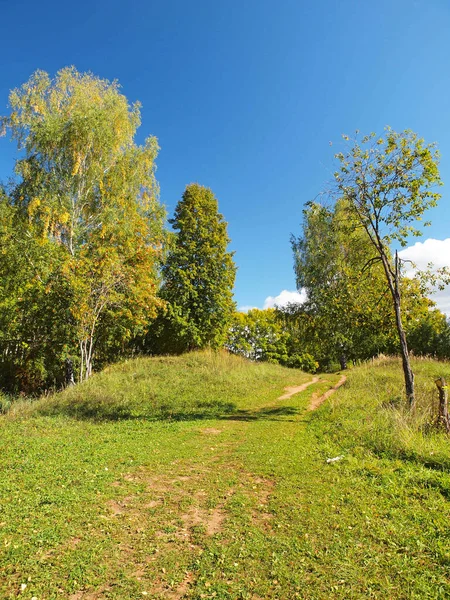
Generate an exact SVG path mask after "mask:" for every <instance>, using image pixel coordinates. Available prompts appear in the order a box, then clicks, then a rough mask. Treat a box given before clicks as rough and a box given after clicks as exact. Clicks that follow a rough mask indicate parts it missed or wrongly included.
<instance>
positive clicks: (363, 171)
mask: <svg viewBox="0 0 450 600" xmlns="http://www.w3.org/2000/svg"><path fill="white" fill-rule="evenodd" d="M344 137H345V139H348V137H347V136H344ZM336 158H337V159H338V160H339V162H340V168H339V171H337V172H336V173H335V179H336V183H337V186H338V190H339V194H340V195H341V196H342V197H343V198H345V199H346V200H347V203H348V204H347V206H348V212H349V213H350V214H351V215H353V217H354V219H356V221H357V222H358V223H360V225H361V226H362V227H364V229H365V230H366V233H367V235H368V236H369V238H370V240H371V242H372V244H373V245H374V247H375V248H376V249H377V252H378V253H379V252H380V250H382V249H386V250H387V249H388V248H389V246H390V244H391V242H393V241H397V242H399V243H400V245H401V246H406V245H407V243H408V239H409V237H410V236H411V235H413V236H420V235H422V231H421V230H420V229H419V228H418V226H417V222H418V221H419V222H420V221H421V220H422V216H423V214H424V213H425V212H426V211H427V210H428V209H429V208H431V207H433V206H436V205H437V202H438V200H439V198H440V194H438V193H437V192H436V191H435V188H436V186H438V185H442V182H441V179H440V176H439V170H438V161H439V153H438V151H437V150H436V146H435V144H428V145H427V144H425V142H424V140H423V139H421V138H419V137H418V136H417V134H415V133H414V132H412V131H409V130H406V131H403V132H400V133H398V132H396V131H393V130H392V129H390V128H389V127H388V128H386V134H385V135H384V137H380V138H377V136H376V134H375V133H371V134H370V135H367V136H364V137H363V138H362V139H361V142H359V141H358V139H355V140H353V142H352V144H351V147H350V148H349V150H348V151H347V152H346V153H343V152H340V153H338V154H336ZM427 224H429V223H426V222H425V223H423V225H424V226H426V225H427ZM386 257H387V252H386Z"/></svg>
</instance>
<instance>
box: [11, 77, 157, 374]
mask: <svg viewBox="0 0 450 600" xmlns="http://www.w3.org/2000/svg"><path fill="white" fill-rule="evenodd" d="M9 104H10V107H11V112H10V114H9V115H8V116H6V117H3V118H2V120H1V125H2V129H3V131H4V132H5V131H8V130H9V131H10V133H11V135H12V137H13V139H15V140H16V141H17V144H18V148H19V150H20V158H19V159H18V160H17V162H16V168H15V170H16V175H17V182H16V184H15V186H14V189H13V191H12V193H11V196H12V198H13V202H14V204H15V205H16V207H17V209H18V210H19V212H21V213H22V215H23V217H24V220H25V221H27V223H28V235H30V236H33V237H34V238H36V239H39V240H40V242H41V244H43V245H45V244H49V245H52V246H55V247H56V248H57V249H58V252H57V255H58V258H57V259H55V263H54V265H53V267H54V269H55V273H56V272H57V273H58V275H60V276H61V277H63V279H64V281H65V282H66V283H67V284H68V290H69V291H68V292H66V294H67V303H68V306H69V308H70V315H71V319H72V320H73V326H74V330H75V332H76V333H75V335H76V338H77V344H78V348H79V357H80V367H79V378H80V380H83V379H86V378H88V377H89V376H90V374H91V373H92V368H93V361H94V355H95V352H96V344H97V342H98V339H99V334H100V331H101V328H102V324H103V323H104V322H105V316H106V315H107V313H113V314H114V318H115V320H122V321H123V323H124V327H123V335H124V337H131V335H132V332H133V329H135V328H136V327H140V326H143V325H144V323H146V322H147V320H148V318H149V317H151V316H152V315H153V314H154V313H155V311H156V307H157V306H158V305H159V304H160V301H159V300H158V299H157V295H156V292H157V268H158V260H159V254H160V250H161V246H162V239H163V235H164V234H163V218H164V211H163V210H162V208H161V206H160V204H159V202H158V186H157V182H156V179H155V173H154V171H155V167H154V163H155V158H156V155H157V151H158V145H157V141H156V139H155V138H154V137H149V138H147V140H146V141H145V143H144V144H143V145H142V146H138V145H137V144H136V143H135V141H134V137H135V134H136V130H137V128H138V126H139V125H140V106H139V104H133V105H131V106H130V105H129V103H128V101H127V99H126V97H125V96H124V95H123V94H122V93H121V92H120V87H119V85H118V83H117V82H112V83H111V82H109V81H107V80H103V79H100V78H98V77H95V76H94V75H92V74H91V73H79V72H77V71H76V69H75V68H73V67H70V68H65V69H62V70H61V71H59V72H58V73H57V75H56V77H55V78H54V79H51V78H50V77H49V75H48V74H47V73H45V72H43V71H36V73H34V75H32V77H31V78H30V79H29V80H28V81H27V82H26V83H25V84H24V85H22V86H21V87H20V88H18V89H15V90H13V91H12V92H11V94H10V97H9ZM56 279H57V278H55V281H56Z"/></svg>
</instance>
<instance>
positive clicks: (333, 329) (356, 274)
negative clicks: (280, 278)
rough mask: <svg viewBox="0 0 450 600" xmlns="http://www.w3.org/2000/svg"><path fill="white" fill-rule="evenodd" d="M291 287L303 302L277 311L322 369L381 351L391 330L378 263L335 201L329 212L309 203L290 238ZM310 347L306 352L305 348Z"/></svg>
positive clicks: (360, 231)
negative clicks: (302, 291)
mask: <svg viewBox="0 0 450 600" xmlns="http://www.w3.org/2000/svg"><path fill="white" fill-rule="evenodd" d="M292 246H293V250H294V268H295V272H296V275H297V285H298V287H299V288H304V289H305V291H306V294H307V301H306V302H305V303H304V304H303V305H302V306H299V307H295V306H292V307H287V308H286V309H281V310H280V311H279V312H280V317H281V318H282V319H283V320H284V322H285V323H286V326H287V327H288V328H289V329H290V331H291V337H292V338H293V339H294V338H295V336H296V337H297V344H296V346H297V351H301V349H302V348H303V349H304V350H308V351H311V352H312V354H313V355H314V356H315V357H317V358H318V360H319V361H320V363H321V365H322V367H323V368H326V366H327V365H328V364H329V363H330V362H332V361H336V360H337V359H339V358H340V357H341V355H344V356H345V357H347V358H351V359H364V358H368V357H370V356H373V355H374V354H377V353H378V352H380V351H385V350H386V349H387V346H388V345H389V343H390V340H391V339H392V331H393V327H394V320H393V313H392V308H391V305H390V302H389V299H388V298H387V297H386V282H385V276H384V272H383V267H382V264H381V262H380V261H379V260H377V256H376V254H375V251H374V248H373V246H372V245H371V243H370V240H369V239H368V238H367V236H366V234H365V232H364V231H363V229H362V228H360V227H358V223H357V222H356V221H355V220H354V219H352V218H349V216H348V205H347V203H346V202H345V201H343V200H341V201H340V202H338V203H337V204H336V206H335V207H334V208H333V209H328V208H325V207H323V206H320V205H318V204H315V203H311V204H309V205H308V207H307V208H306V209H305V211H304V219H303V234H302V236H300V237H299V238H292ZM309 349H311V350H309Z"/></svg>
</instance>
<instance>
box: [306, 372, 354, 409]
mask: <svg viewBox="0 0 450 600" xmlns="http://www.w3.org/2000/svg"><path fill="white" fill-rule="evenodd" d="M346 381H347V377H346V376H345V375H341V378H340V379H339V381H338V382H337V383H336V385H334V386H333V387H332V388H330V389H329V390H328V391H327V392H325V394H322V395H321V396H318V395H317V394H313V395H312V397H311V402H310V403H309V406H308V410H316V408H318V407H319V406H320V405H321V404H322V403H323V402H325V400H326V399H327V398H329V397H330V396H331V394H334V392H335V391H336V390H337V389H339V388H340V387H341V385H344V383H345V382H346Z"/></svg>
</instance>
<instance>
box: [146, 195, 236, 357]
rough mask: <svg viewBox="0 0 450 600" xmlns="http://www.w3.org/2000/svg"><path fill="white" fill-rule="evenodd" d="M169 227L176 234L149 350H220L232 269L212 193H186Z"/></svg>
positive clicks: (228, 313)
mask: <svg viewBox="0 0 450 600" xmlns="http://www.w3.org/2000/svg"><path fill="white" fill-rule="evenodd" d="M170 223H171V225H172V227H173V229H174V231H175V234H174V236H173V238H172V244H171V247H170V249H169V251H168V253H167V257H166V260H165V263H164V265H163V268H162V276H163V285H162V289H161V297H162V298H163V299H164V300H165V301H166V303H167V305H166V311H167V312H166V315H165V317H162V319H160V321H159V329H158V325H157V326H156V328H154V329H153V332H152V331H151V332H150V338H151V337H152V336H153V341H152V340H151V339H150V347H152V346H153V349H156V350H157V351H160V352H161V351H166V352H183V351H186V350H194V349H200V348H205V347H207V346H210V347H212V348H218V347H220V346H222V345H223V343H224V341H225V338H226V332H227V326H228V323H229V322H230V320H231V318H232V315H233V312H234V310H235V303H234V301H233V286H234V280H235V276H236V267H235V264H234V262H233V253H232V252H229V251H228V250H227V247H228V244H229V242H230V240H229V238H228V234H227V223H226V222H225V221H224V219H223V216H222V215H221V214H220V213H219V212H218V202H217V200H216V198H215V196H214V194H213V192H212V191H211V190H210V189H209V188H207V187H204V186H202V185H199V184H197V183H193V184H190V185H188V186H187V187H186V190H185V192H184V194H183V197H182V199H181V200H180V202H179V203H178V204H177V206H176V209H175V215H174V218H173V219H171V220H170Z"/></svg>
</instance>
